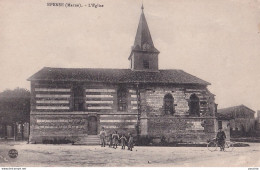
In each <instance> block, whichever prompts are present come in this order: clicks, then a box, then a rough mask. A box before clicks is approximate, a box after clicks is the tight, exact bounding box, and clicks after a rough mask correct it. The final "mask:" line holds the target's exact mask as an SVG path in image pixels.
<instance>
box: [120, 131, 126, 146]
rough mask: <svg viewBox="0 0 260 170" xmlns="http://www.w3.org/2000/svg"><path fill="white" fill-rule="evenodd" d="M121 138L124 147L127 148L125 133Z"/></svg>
mask: <svg viewBox="0 0 260 170" xmlns="http://www.w3.org/2000/svg"><path fill="white" fill-rule="evenodd" d="M120 140H121V145H122V149H125V144H126V140H127V139H126V137H125V135H124V134H123V135H122V136H121V138H120Z"/></svg>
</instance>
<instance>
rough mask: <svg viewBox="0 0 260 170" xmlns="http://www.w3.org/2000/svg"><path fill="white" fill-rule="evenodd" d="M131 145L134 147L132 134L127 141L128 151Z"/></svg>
mask: <svg viewBox="0 0 260 170" xmlns="http://www.w3.org/2000/svg"><path fill="white" fill-rule="evenodd" d="M133 145H134V138H133V136H132V134H130V137H129V140H128V149H129V150H130V151H132V149H133Z"/></svg>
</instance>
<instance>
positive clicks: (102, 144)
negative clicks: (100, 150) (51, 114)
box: [99, 127, 107, 147]
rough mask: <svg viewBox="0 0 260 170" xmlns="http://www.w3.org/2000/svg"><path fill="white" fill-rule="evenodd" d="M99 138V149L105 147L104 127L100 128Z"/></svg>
mask: <svg viewBox="0 0 260 170" xmlns="http://www.w3.org/2000/svg"><path fill="white" fill-rule="evenodd" d="M99 136H100V140H101V147H106V141H105V139H106V136H107V133H106V131H105V128H104V127H102V130H101V131H100V134H99Z"/></svg>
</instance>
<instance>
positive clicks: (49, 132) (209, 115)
mask: <svg viewBox="0 0 260 170" xmlns="http://www.w3.org/2000/svg"><path fill="white" fill-rule="evenodd" d="M158 56H159V51H158V50H157V49H156V48H155V46H154V44H153V41H152V37H151V34H150V31H149V28H148V24H147V22H146V18H145V15H144V12H143V8H142V13H141V16H140V21H139V25H138V28H137V33H136V37H135V42H134V46H133V47H132V49H131V53H130V55H129V57H128V60H129V62H130V68H129V69H98V68H50V67H45V68H43V69H41V70H40V71H38V72H37V73H35V74H34V75H33V76H31V77H30V78H29V81H31V94H32V96H31V121H30V141H31V142H32V143H42V142H46V141H50V140H56V141H57V140H73V141H75V142H79V143H83V144H90V143H91V142H93V141H94V142H97V143H98V136H97V135H98V134H99V132H100V129H101V128H102V127H105V129H106V131H107V133H108V134H110V133H113V131H115V130H117V131H118V132H119V134H128V133H129V132H130V133H132V134H133V135H134V136H135V137H136V136H137V137H149V138H152V139H153V140H154V141H158V142H159V141H160V139H162V138H166V140H167V141H169V142H172V141H175V142H192V143H196V142H206V141H207V140H208V139H212V138H213V137H214V136H215V135H216V130H217V119H216V115H215V113H216V112H215V101H214V100H215V99H214V95H213V94H212V93H211V92H210V91H209V90H208V89H207V86H208V85H210V83H208V82H206V81H204V80H202V79H200V78H197V77H196V76H193V75H191V74H188V73H186V72H184V71H182V70H176V69H167V70H162V69H159V68H158ZM97 57H98V56H97ZM169 62H174V60H170V61H169ZM96 139H97V141H95V140H96ZM92 144H93V143H92Z"/></svg>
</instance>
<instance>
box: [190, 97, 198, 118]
mask: <svg viewBox="0 0 260 170" xmlns="http://www.w3.org/2000/svg"><path fill="white" fill-rule="evenodd" d="M189 111H190V115H193V116H200V101H199V98H198V96H197V95H196V94H192V95H191V96H190V101H189Z"/></svg>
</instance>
